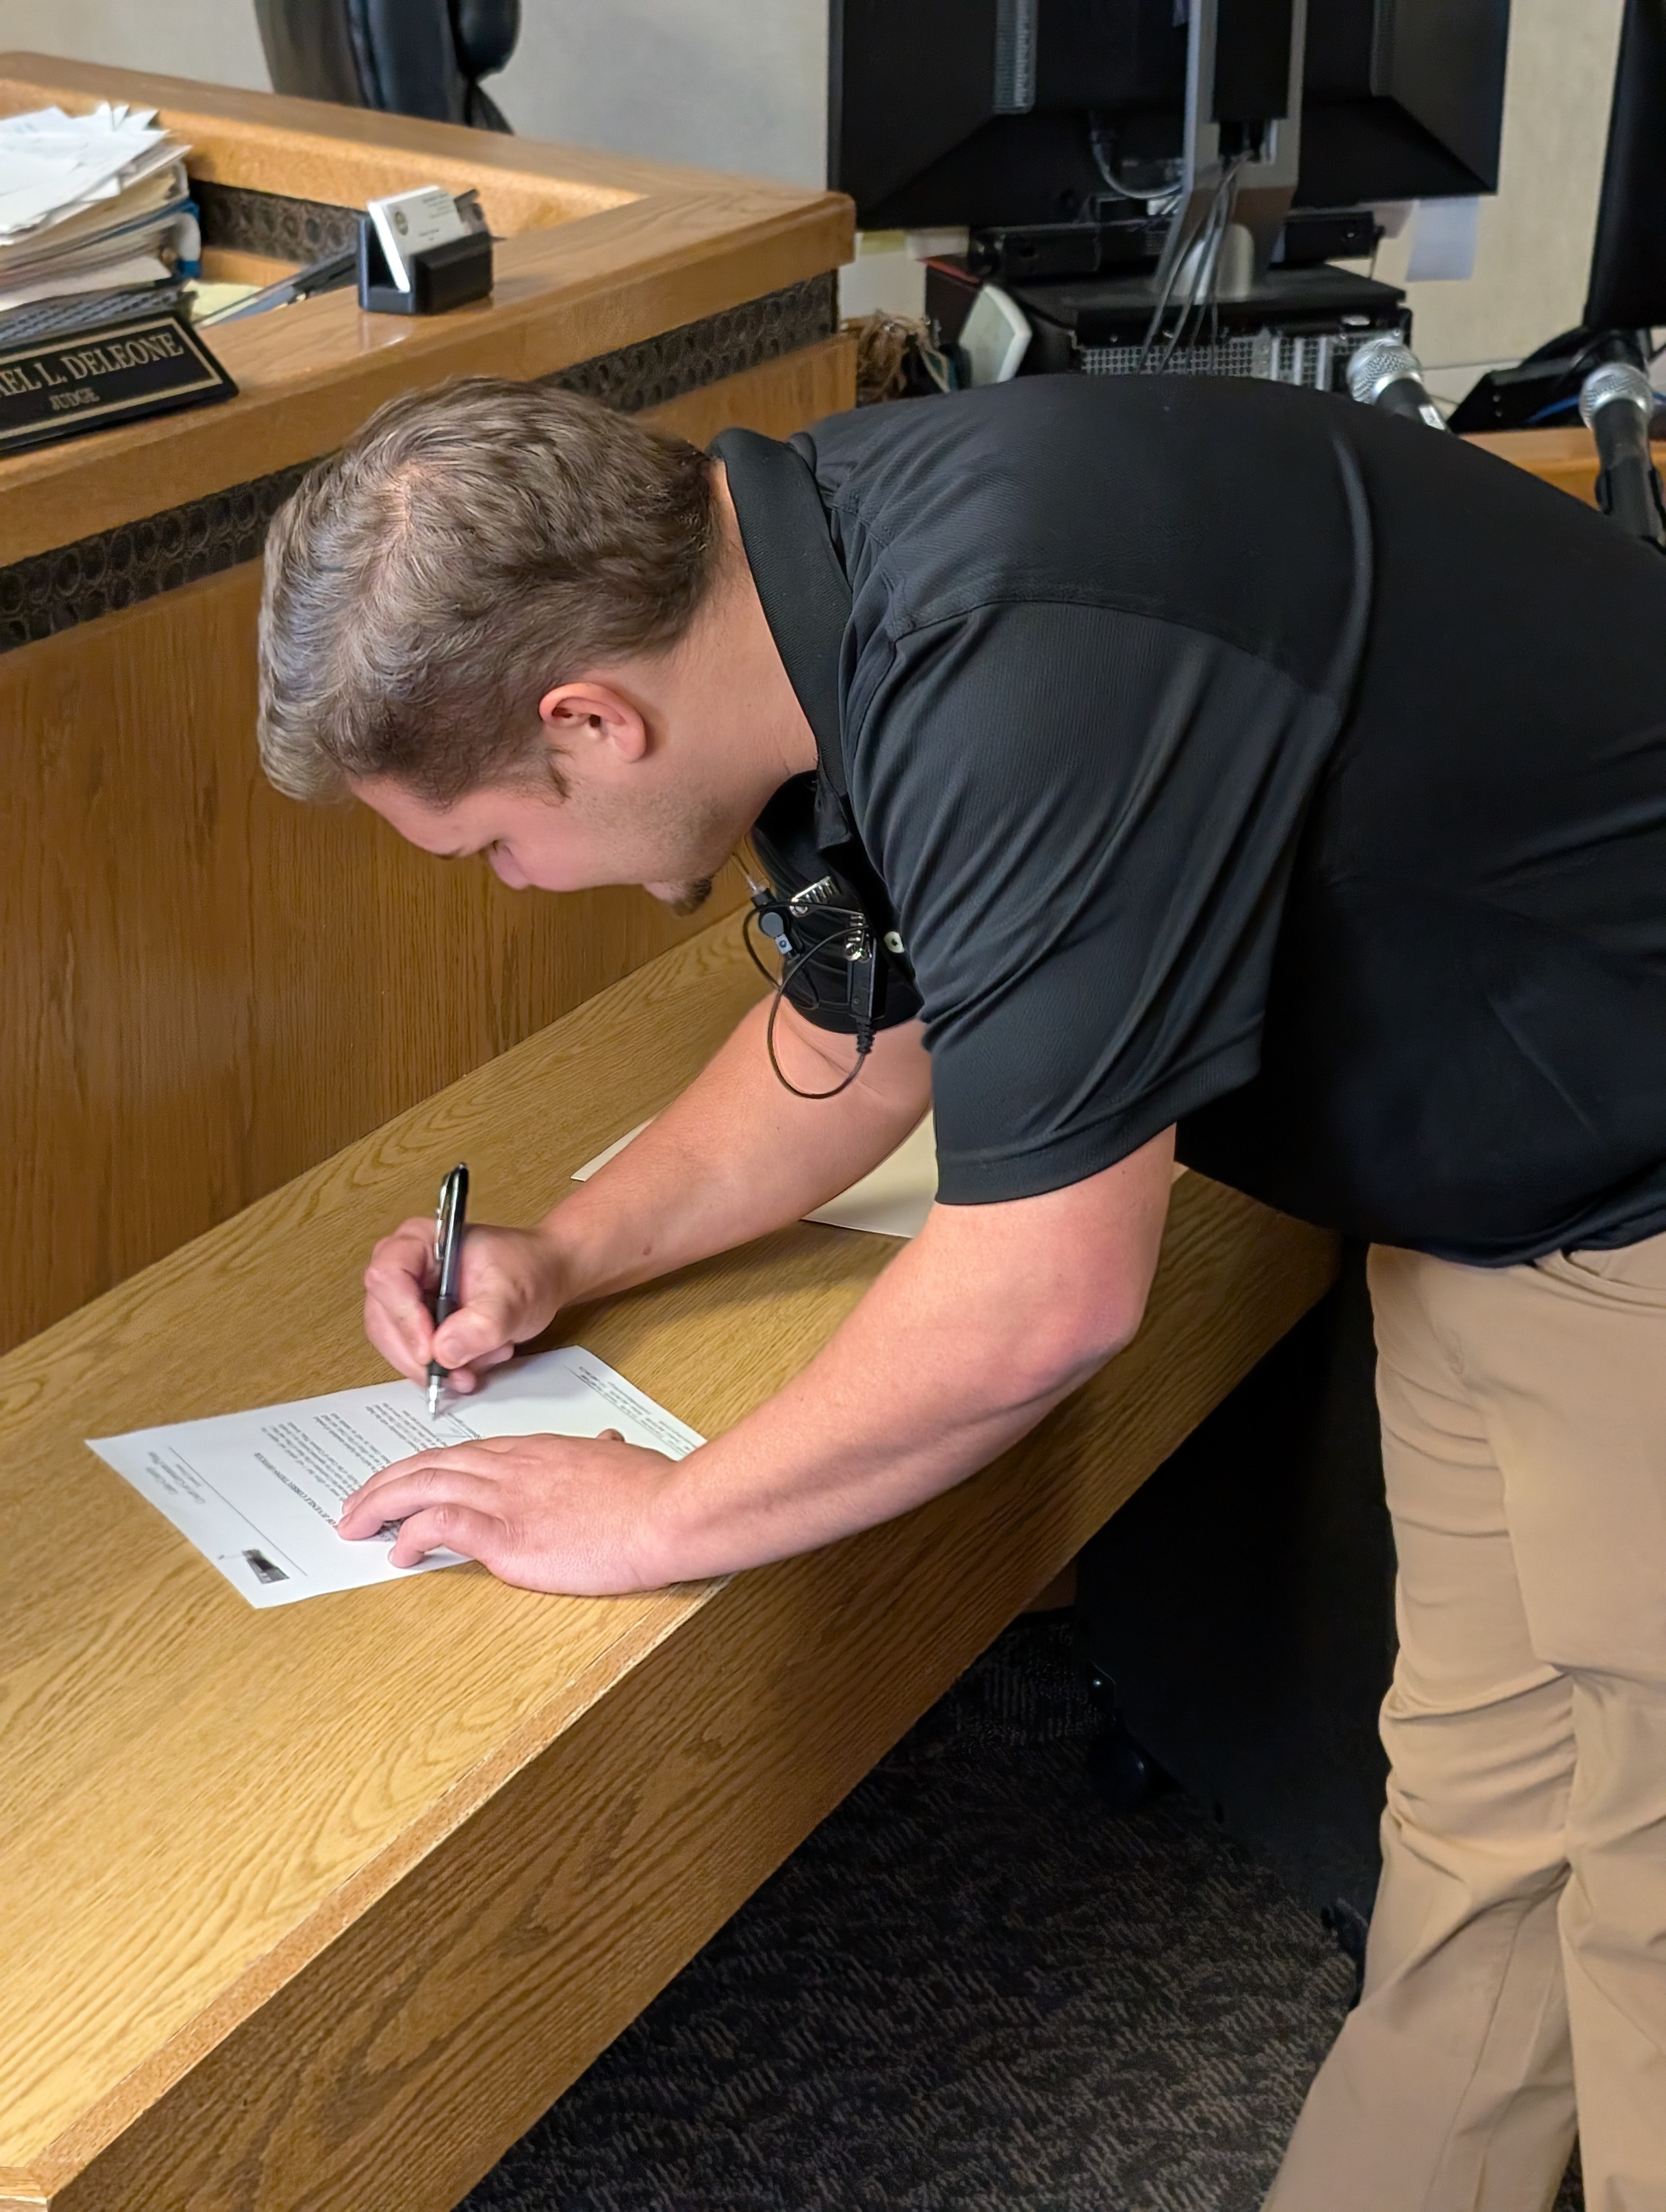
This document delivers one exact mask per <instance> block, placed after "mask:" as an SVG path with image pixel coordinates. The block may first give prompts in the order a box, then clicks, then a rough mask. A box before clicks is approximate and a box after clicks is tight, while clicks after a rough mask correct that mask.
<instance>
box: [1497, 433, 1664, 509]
mask: <svg viewBox="0 0 1666 2212" xmlns="http://www.w3.org/2000/svg"><path fill="white" fill-rule="evenodd" d="M1466 442H1467V443H1468V444H1469V445H1471V446H1479V447H1481V451H1482V452H1483V453H1496V454H1497V455H1498V457H1499V459H1500V460H1501V461H1510V462H1511V463H1513V464H1514V465H1515V466H1516V467H1517V468H1518V469H1525V470H1526V471H1527V472H1528V474H1529V476H1535V477H1542V478H1543V480H1544V482H1545V483H1547V484H1554V485H1555V487H1556V489H1557V490H1558V491H1565V492H1567V493H1570V494H1571V495H1572V497H1573V498H1575V499H1582V500H1584V503H1585V505H1586V506H1587V507H1595V506H1596V440H1595V439H1594V438H1593V437H1592V436H1591V434H1590V431H1589V430H1587V429H1586V428H1584V424H1583V423H1579V422H1575V423H1573V424H1572V426H1571V427H1566V426H1565V427H1563V428H1557V429H1547V430H1487V431H1480V432H1477V433H1476V434H1475V435H1473V436H1472V437H1470V438H1469V439H1468V441H1466ZM1654 456H1655V466H1656V467H1657V469H1666V445H1661V446H1657V447H1655V449H1654Z"/></svg>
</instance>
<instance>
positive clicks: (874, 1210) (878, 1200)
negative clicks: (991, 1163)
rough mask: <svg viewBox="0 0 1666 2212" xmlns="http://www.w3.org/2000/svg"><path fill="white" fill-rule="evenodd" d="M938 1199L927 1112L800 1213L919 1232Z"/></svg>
mask: <svg viewBox="0 0 1666 2212" xmlns="http://www.w3.org/2000/svg"><path fill="white" fill-rule="evenodd" d="M647 1127H648V1123H647V1122H646V1121H639V1122H638V1123H637V1124H636V1127H635V1128H634V1129H628V1130H626V1132H625V1133H624V1135H623V1137H620V1138H618V1139H617V1140H616V1141H615V1142H614V1143H612V1144H611V1145H610V1146H608V1148H607V1150H606V1151H605V1152H598V1153H597V1155H596V1157H595V1158H594V1159H593V1160H587V1161H586V1162H585V1164H584V1165H583V1166H582V1167H581V1168H579V1169H577V1170H575V1173H574V1176H573V1180H574V1182H589V1180H590V1178H591V1176H593V1175H594V1174H595V1172H596V1170H597V1169H598V1168H605V1166H606V1165H607V1164H608V1162H609V1161H610V1160H612V1159H617V1158H618V1156H619V1154H620V1153H621V1152H623V1150H624V1148H625V1146H627V1145H628V1144H629V1143H630V1142H631V1141H632V1139H635V1138H637V1137H640V1136H641V1133H642V1132H643V1130H644V1129H646V1128H647ZM936 1202H937V1130H936V1126H935V1124H934V1123H933V1120H932V1117H931V1115H929V1114H927V1116H926V1118H925V1120H924V1121H922V1122H921V1124H920V1126H919V1127H918V1128H917V1129H915V1132H914V1133H913V1135H912V1136H909V1137H904V1138H903V1141H902V1143H901V1144H900V1145H898V1146H897V1150H896V1151H895V1152H893V1153H892V1154H891V1157H890V1158H889V1159H885V1160H881V1161H880V1163H879V1166H878V1167H877V1168H875V1169H873V1171H872V1172H871V1173H870V1174H868V1175H865V1176H863V1177H862V1179H861V1181H860V1182H854V1183H852V1184H851V1186H850V1188H849V1189H848V1190H846V1191H841V1192H840V1194H839V1195H838V1197H837V1198H830V1199H829V1200H828V1201H827V1203H826V1205H825V1206H818V1207H817V1208H816V1210H815V1212H813V1213H806V1215H805V1217H804V1218H805V1219H806V1221H821V1222H824V1223H826V1225H828V1226H829V1227H830V1228H832V1229H865V1230H867V1231H870V1232H871V1233H872V1234H873V1236H876V1237H917V1236H918V1235H919V1234H920V1231H921V1230H922V1229H923V1228H924V1227H925V1225H926V1216H927V1214H928V1213H929V1212H931V1210H932V1207H933V1206H934V1205H935V1204H936Z"/></svg>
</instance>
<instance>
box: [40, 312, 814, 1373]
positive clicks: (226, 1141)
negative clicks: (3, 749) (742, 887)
mask: <svg viewBox="0 0 1666 2212" xmlns="http://www.w3.org/2000/svg"><path fill="white" fill-rule="evenodd" d="M851 376H852V364H851V349H850V346H849V343H848V340H845V339H842V338H841V339H834V340H830V341H829V342H827V343H824V344H822V345H818V346H814V347H811V348H807V349H806V350H805V351H804V352H802V353H800V354H796V355H792V356H787V358H785V359H783V360H781V361H778V362H771V363H769V364H768V365H766V366H765V367H763V368H757V369H753V370H750V371H748V372H747V373H746V374H744V375H740V376H736V377H732V378H729V379H727V380H725V381H724V382H723V383H721V384H719V385H714V386H709V387H708V388H707V389H706V390H704V391H702V392H692V393H690V394H689V395H688V396H687V397H686V398H683V399H680V400H677V401H674V402H672V404H670V405H669V406H667V407H666V408H662V409H660V410H655V419H657V420H660V421H662V422H665V423H666V426H667V427H669V428H675V429H677V430H678V431H680V432H681V433H683V434H684V435H688V436H691V437H694V438H696V439H697V440H701V441H704V440H706V439H708V438H709V437H710V436H711V435H714V432H715V431H716V430H717V429H719V428H722V427H724V425H726V424H727V423H731V422H745V423H749V424H751V426H752V427H753V428H758V429H763V430H766V431H770V432H773V433H775V434H776V435H785V434H786V433H787V432H788V431H790V430H792V429H795V428H799V427H800V426H801V425H802V424H804V423H806V422H811V421H812V420H814V419H815V417H816V416H818V415H824V414H828V413H831V412H833V411H834V410H836V409H838V408H840V407H842V406H848V404H850V399H851V392H852V386H851ZM259 586H260V578H259V569H258V564H256V563H250V564H248V565H246V566H245V567H242V568H234V569H232V570H230V571H228V572H227V573H226V574H222V575H219V576H215V577H210V578H209V579H207V580H204V581H203V582H201V583H198V584H192V585H188V586H185V587H184V588H183V589H182V590H179V591H176V592H168V593H167V594H165V595H164V596H163V597H161V598H159V599H151V600H149V601H147V602H145V603H144V604H143V605H139V606H137V607H133V608H130V609H128V610H127V611H125V612H123V613H120V614H116V615H112V616H108V617H105V618H104V619H103V620H101V621H98V622H94V623H85V624H83V625H82V626H81V627H79V628H77V629H71V630H69V631H66V632H64V634H63V635H60V636H58V637H55V638H52V639H48V640H46V641H42V642H41V643H40V644H37V645H32V646H27V647H22V648H21V650H19V651H16V652H14V653H9V654H6V655H5V656H3V657H0V729H3V730H4V732H6V743H7V751H8V761H7V773H6V775H5V777H4V779H3V782H0V943H3V945H4V948H5V957H4V963H3V969H0V1020H3V1033H4V1037H5V1042H6V1049H5V1053H4V1055H3V1059H0V1146H3V1160H4V1166H3V1174H4V1176H5V1181H6V1186H7V1188H6V1190H5V1205H6V1211H5V1222H6V1228H7V1234H6V1237H5V1240H4V1249H3V1255H0V1347H3V1346H10V1345H12V1344H15V1343H16V1342H17V1341H19V1340H20V1339H21V1338H23V1337H26V1336H28V1335H31V1334H33V1333H34V1332H35V1331H36V1330H38V1329H40V1328H44V1327H46V1324H47V1323H48V1322H52V1321H54V1320H56V1319H58V1317H60V1316H63V1315H64V1314H66V1313H68V1312H70V1310H72V1309H73V1308H75V1307H76V1306H78V1305H80V1304H83V1303H84V1302H85V1301H86V1300H87V1299H88V1298H89V1297H94V1296H95V1295H96V1294H97V1293H98V1292H99V1291H103V1290H106V1289H107V1288H108V1287H109V1286H110V1285H112V1284H113V1283H116V1282H119V1281H120V1280H121V1279H123V1278H124V1277H125V1276H126V1275H129V1274H131V1273H133V1271H134V1270H135V1269H136V1268H137V1267H142V1266H143V1265H145V1264H146V1263H147V1262H148V1261H151V1260H154V1259H156V1258H158V1257H159V1256H160V1255H162V1254H163V1253H166V1252H167V1251H170V1250H172V1249H173V1248H174V1247H175V1246H176V1245H178V1244H179V1243H183V1242H184V1241H185V1239H186V1238H187V1237H194V1236H196V1235H198V1233H199V1232H200V1231H203V1230H204V1229H207V1228H210V1227H211V1226H212V1225H214V1224H215V1223H216V1222H218V1221H222V1220H224V1219H225V1218H227V1217H228V1215H230V1214H232V1213H234V1212H237V1211H238V1210H239V1209H240V1207H242V1206H246V1205H247V1204H248V1203H249V1202H250V1201H251V1200H252V1199H255V1198H258V1197H259V1196H260V1195H262V1194H263V1193H264V1192H266V1191H269V1190H271V1189H273V1188H275V1187H276V1186H277V1185H278V1184H280V1183H283V1182H288V1181H289V1179H290V1178H291V1177H293V1176H295V1175H296V1174H298V1173H300V1172H301V1170H303V1169H305V1168H307V1167H309V1166H312V1165H313V1164H315V1163H317V1162H318V1161H319V1160H321V1159H323V1158H326V1157H327V1156H328V1155H329V1154H331V1152H336V1151H337V1150H338V1149H339V1148H340V1147H341V1146H343V1145H345V1144H347V1143H349V1142H350V1141H351V1140H352V1139H354V1138H356V1137H359V1136H362V1135H363V1134H364V1133H366V1132H367V1131H368V1130H370V1129H373V1128H374V1127H377V1126H378V1125H379V1124H380V1123H381V1122H383V1121H386V1120H387V1119H389V1118H390V1116H392V1115H395V1114H397V1113H398V1112H399V1111H401V1110H402V1109H404V1108H405V1107H407V1106H410V1105H411V1104H412V1103H415V1102H416V1101H417V1100H418V1099H420V1098H423V1097H427V1096H428V1095H429V1093H430V1092H432V1091H435V1090H437V1089H439V1088H440V1087H441V1085H444V1084H447V1083H450V1082H452V1081H454V1080H455V1079H457V1078H458V1077H459V1076H460V1075H462V1074H464V1073H466V1072H467V1071H468V1070H469V1069H471V1068H472V1067H475V1066H478V1065H479V1064H480V1063H481V1061H483V1060H487V1059H489V1058H490V1057H491V1056H492V1055H494V1054H496V1053H499V1052H502V1051H503V1050H504V1049H505V1048H507V1047H508V1046H509V1045H511V1044H514V1043H515V1042H518V1041H519V1040H520V1038H522V1037H524V1036H527V1035H529V1034H530V1033H531V1032H532V1030H536V1029H538V1028H540V1027H542V1026H543V1025H544V1024H545V1023H548V1022H550V1021H553V1020H554V1019H555V1018H556V1017H557V1016H559V1015H561V1014H562V1013H565V1012H568V1011H569V1009H570V1008H571V1007H573V1006H576V1005H577V1004H578V1003H579V1002H580V1001H581V1000H583V999H586V998H588V997H590V996H591V995H592V994H593V993H595V992H597V991H599V990H600V989H602V988H603V987H605V985H607V984H608V983H611V982H612V981H616V980H617V978H618V977H619V976H621V975H624V974H625V973H626V972H627V971H628V970H629V969H632V968H634V967H635V966H637V965H638V964H639V963H641V962H642V961H644V960H646V959H648V958H650V957H653V955H654V954H655V953H658V952H660V951H664V950H665V949H666V946H668V945H672V944H673V943H675V942H677V941H678V939H681V938H683V937H684V936H686V935H687V934H688V933H690V931H691V930H692V929H695V928H698V927H703V926H704V924H705V923H706V922H707V921H709V920H710V918H711V915H710V912H708V914H706V915H702V916H701V917H698V918H697V919H696V920H692V921H679V920H678V919H677V918H676V917H675V916H673V915H670V914H668V913H666V911H665V910H664V909H663V908H660V907H658V906H656V905H655V904H654V902H653V901H652V900H650V899H648V897H647V896H645V895H644V894H643V893H641V891H636V890H606V891H595V892H588V893H583V894H580V895H576V896H571V897H563V898H556V897H551V896H548V895H546V894H541V893H537V892H527V893H515V892H511V891H508V890H505V889H504V888H503V887H502V885H501V884H499V883H497V881H496V878H494V877H493V876H492V875H491V873H490V872H489V869H488V868H487V867H486V866H485V865H484V864H483V862H477V861H470V862H462V863H447V862H442V861H437V860H432V859H430V858H429V856H427V855H426V854H421V853H417V852H416V851H414V850H412V849H411V848H409V847H407V846H404V845H403V844H402V843H401V842H400V841H399V840H398V838H397V837H395V836H393V834H392V832H391V831H390V830H388V829H386V827H385V825H384V824H383V823H380V821H378V820H377V819H376V817H374V816H373V815H371V814H370V813H369V812H368V811H367V810H366V809H364V808H362V807H348V808H344V809H341V810H336V809H324V808H308V807H301V806H298V805H295V804H294V803H293V802H291V801H289V800H288V799H280V798H279V797H277V794H276V793H273V792H272V791H271V788H270V787H268V786H267V784H266V783H265V781H264V777H263V776H262V775H261V774H260V769H259V764H258V760H257V758H256V755H255V749H254V715H255V661H254V622H255V613H256V609H257V606H258V599H259ZM738 897H739V879H738V878H734V877H731V878H728V879H727V880H726V882H725V884H723V885H722V886H721V893H720V896H719V899H718V901H717V902H716V905H715V906H714V908H713V909H711V911H713V912H715V911H721V908H722V907H723V905H724V904H725V903H726V902H727V903H728V904H733V902H735V900H736V899H737V898H738Z"/></svg>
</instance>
